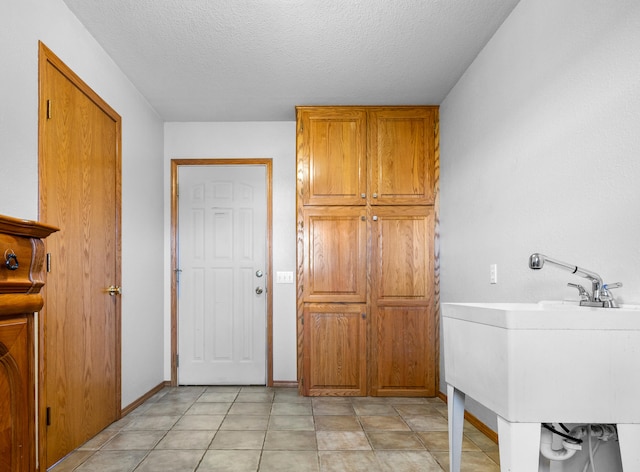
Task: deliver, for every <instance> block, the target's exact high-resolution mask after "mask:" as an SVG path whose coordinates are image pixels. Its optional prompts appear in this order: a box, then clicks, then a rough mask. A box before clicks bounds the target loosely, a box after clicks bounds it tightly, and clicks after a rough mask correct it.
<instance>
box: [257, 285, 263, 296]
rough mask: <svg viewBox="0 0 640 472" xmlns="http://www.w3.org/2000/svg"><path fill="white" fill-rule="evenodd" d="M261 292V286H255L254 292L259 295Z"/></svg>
mask: <svg viewBox="0 0 640 472" xmlns="http://www.w3.org/2000/svg"><path fill="white" fill-rule="evenodd" d="M262 292H264V290H263V289H262V287H256V293H257V294H258V295H260V294H261V293H262Z"/></svg>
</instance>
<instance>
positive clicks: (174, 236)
mask: <svg viewBox="0 0 640 472" xmlns="http://www.w3.org/2000/svg"><path fill="white" fill-rule="evenodd" d="M272 163H273V161H272V159H263V158H247V159H171V386H173V387H176V386H178V364H177V356H178V290H177V289H178V283H177V270H178V171H179V168H180V166H216V165H217V166H228V165H253V166H255V165H263V166H265V173H266V176H267V188H266V191H267V202H266V204H267V232H266V239H267V241H266V243H267V244H266V246H267V252H266V262H267V267H266V270H265V273H266V279H267V280H266V281H265V282H266V289H267V290H266V295H267V333H266V336H267V339H266V346H267V375H266V383H267V386H268V387H272V386H273V295H272V294H273V282H272V280H273V277H272V275H273V274H272V253H273V246H272V233H273V224H272V222H273V218H272V193H273V192H272Z"/></svg>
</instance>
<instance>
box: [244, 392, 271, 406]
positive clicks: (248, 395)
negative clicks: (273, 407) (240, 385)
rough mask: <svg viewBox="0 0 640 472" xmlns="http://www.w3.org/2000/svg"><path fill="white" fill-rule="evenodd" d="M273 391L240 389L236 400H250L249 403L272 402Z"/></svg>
mask: <svg viewBox="0 0 640 472" xmlns="http://www.w3.org/2000/svg"><path fill="white" fill-rule="evenodd" d="M273 396H274V393H273V392H252V391H248V392H245V391H244V390H242V391H240V393H239V394H238V398H236V402H243V403H244V402H248V403H264V402H267V403H271V402H272V401H273Z"/></svg>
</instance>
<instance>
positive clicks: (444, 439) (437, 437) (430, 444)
mask: <svg viewBox="0 0 640 472" xmlns="http://www.w3.org/2000/svg"><path fill="white" fill-rule="evenodd" d="M418 436H419V437H420V439H422V442H423V443H424V445H425V446H426V448H427V450H428V451H448V450H449V433H448V432H446V431H427V432H421V433H418ZM462 450H463V451H476V452H478V451H480V448H479V447H478V446H476V445H475V444H474V443H473V442H472V441H471V440H470V439H469V438H467V437H466V436H464V437H463V438H462Z"/></svg>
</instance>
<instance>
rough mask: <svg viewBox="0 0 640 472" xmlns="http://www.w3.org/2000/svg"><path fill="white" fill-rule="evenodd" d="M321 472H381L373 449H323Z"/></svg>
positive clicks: (320, 455)
mask: <svg viewBox="0 0 640 472" xmlns="http://www.w3.org/2000/svg"><path fill="white" fill-rule="evenodd" d="M318 456H319V459H320V472H379V471H380V470H381V469H380V464H379V463H378V459H377V458H376V456H375V454H374V452H373V451H321V452H319V453H318Z"/></svg>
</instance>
